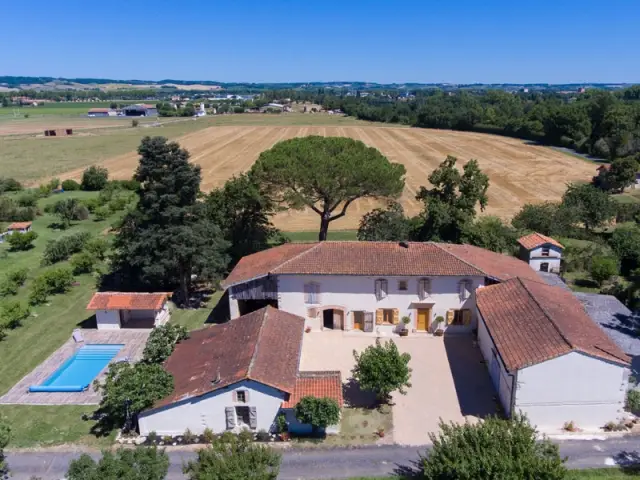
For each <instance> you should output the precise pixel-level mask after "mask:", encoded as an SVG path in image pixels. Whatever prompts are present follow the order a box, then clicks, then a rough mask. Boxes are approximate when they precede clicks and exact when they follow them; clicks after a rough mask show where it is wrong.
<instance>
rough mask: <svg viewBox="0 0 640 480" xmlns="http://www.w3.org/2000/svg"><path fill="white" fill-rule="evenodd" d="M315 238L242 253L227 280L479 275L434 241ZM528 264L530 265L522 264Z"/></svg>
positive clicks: (231, 282)
mask: <svg viewBox="0 0 640 480" xmlns="http://www.w3.org/2000/svg"><path fill="white" fill-rule="evenodd" d="M407 245H408V246H407V247H403V246H401V245H400V244H399V243H397V242H320V243H311V244H297V245H296V244H285V245H282V246H279V247H274V248H271V249H269V250H265V251H263V252H258V253H255V254H253V255H249V256H247V257H244V258H243V259H242V260H240V262H239V263H238V265H237V266H236V268H234V269H233V271H232V272H231V274H230V275H229V277H228V278H227V280H226V281H225V282H224V284H225V285H226V286H229V285H233V284H236V283H242V282H246V281H248V280H251V279H252V278H256V277H259V276H264V275H267V274H308V275H371V276H377V275H388V276H403V275H426V276H442V275H456V276H467V275H478V276H482V275H484V273H483V272H482V271H481V270H480V269H478V268H477V267H475V266H473V265H471V264H470V263H469V262H466V261H463V260H461V259H459V258H456V256H454V255H450V254H448V253H447V252H446V251H444V250H443V249H442V248H440V247H439V246H438V245H436V244H433V243H417V242H415V243H414V242H409V243H407ZM527 268H529V267H527Z"/></svg>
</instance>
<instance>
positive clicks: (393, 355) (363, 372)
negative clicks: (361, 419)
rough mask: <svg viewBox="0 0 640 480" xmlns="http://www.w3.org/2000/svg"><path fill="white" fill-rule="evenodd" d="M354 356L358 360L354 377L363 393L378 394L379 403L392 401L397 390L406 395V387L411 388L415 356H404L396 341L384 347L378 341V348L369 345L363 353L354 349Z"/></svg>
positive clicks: (377, 340) (389, 342)
mask: <svg viewBox="0 0 640 480" xmlns="http://www.w3.org/2000/svg"><path fill="white" fill-rule="evenodd" d="M353 357H354V358H355V361H356V365H355V367H354V368H353V372H352V373H353V378H354V379H355V380H357V381H358V382H359V384H360V388H362V389H363V390H368V391H372V392H375V394H376V397H377V398H378V400H379V401H382V402H386V401H388V400H389V396H390V395H391V392H393V391H395V390H398V391H399V392H400V393H401V394H403V395H404V394H406V391H405V387H411V383H410V382H409V380H410V378H411V368H409V361H410V360H411V355H409V354H408V353H400V352H399V351H398V347H397V346H396V344H395V343H394V342H393V341H391V340H389V341H387V342H386V343H385V344H384V345H382V344H381V343H380V339H379V338H376V344H375V345H371V346H368V347H367V348H366V349H365V350H364V351H363V352H362V353H361V354H358V352H356V351H355V350H354V351H353Z"/></svg>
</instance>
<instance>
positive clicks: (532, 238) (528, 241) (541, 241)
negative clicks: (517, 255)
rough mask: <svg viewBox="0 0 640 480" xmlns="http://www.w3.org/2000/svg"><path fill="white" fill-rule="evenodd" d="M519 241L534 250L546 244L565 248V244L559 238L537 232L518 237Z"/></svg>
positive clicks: (528, 248)
mask: <svg viewBox="0 0 640 480" xmlns="http://www.w3.org/2000/svg"><path fill="white" fill-rule="evenodd" d="M518 243H519V244H520V245H522V246H523V247H524V248H526V249H527V250H532V249H534V248H538V247H541V246H542V245H546V244H551V245H555V246H556V247H558V248H564V246H563V245H562V244H561V243H560V242H558V241H557V240H554V239H553V238H551V237H547V236H546V235H543V234H541V233H537V232H534V233H530V234H529V235H525V236H524V237H520V238H519V239H518Z"/></svg>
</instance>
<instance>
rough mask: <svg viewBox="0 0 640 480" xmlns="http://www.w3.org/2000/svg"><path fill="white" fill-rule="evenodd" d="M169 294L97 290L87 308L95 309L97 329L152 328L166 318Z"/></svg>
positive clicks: (163, 322) (164, 321)
mask: <svg viewBox="0 0 640 480" xmlns="http://www.w3.org/2000/svg"><path fill="white" fill-rule="evenodd" d="M168 296H169V294H167V293H165V292H159V293H137V292H131V293H129V292H97V293H95V294H94V295H93V297H92V298H91V301H90V302H89V305H87V310H95V312H96V326H97V327H98V330H118V329H120V328H153V327H157V326H159V325H164V324H165V323H167V322H168V321H169V317H170V313H169V303H168Z"/></svg>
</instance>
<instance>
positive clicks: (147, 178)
mask: <svg viewBox="0 0 640 480" xmlns="http://www.w3.org/2000/svg"><path fill="white" fill-rule="evenodd" d="M138 153H139V154H140V164H139V165H138V168H137V170H136V173H135V175H134V178H135V179H136V180H137V181H138V182H140V184H141V187H140V189H139V191H138V197H139V199H138V203H137V206H136V208H135V209H134V210H133V211H131V212H130V213H128V214H127V215H126V216H125V217H124V218H123V220H122V223H121V225H120V228H119V231H118V234H117V235H116V240H115V247H116V254H115V257H114V259H113V260H114V261H113V267H114V270H115V271H116V272H117V273H118V274H119V277H120V280H121V281H122V282H123V283H124V284H125V285H126V286H127V287H129V288H131V289H134V290H139V289H154V290H158V289H160V290H161V289H174V288H176V287H178V288H179V292H180V300H181V301H182V302H185V303H188V299H189V288H190V284H191V278H192V275H194V274H196V275H198V278H199V279H206V280H215V279H217V278H219V276H220V275H221V274H222V273H223V272H224V270H225V268H226V263H227V257H226V254H225V253H224V252H225V249H226V247H227V244H226V242H225V241H224V240H223V238H222V235H221V233H220V229H219V228H218V227H217V226H216V225H215V224H214V223H213V222H211V221H210V220H208V219H207V217H206V215H204V214H203V204H202V203H201V202H199V201H198V195H199V193H200V181H201V175H200V167H199V166H198V165H193V164H191V163H189V152H188V151H187V150H185V149H183V148H180V145H178V144H177V143H176V142H168V141H167V139H166V138H164V137H153V138H151V137H145V138H143V139H142V143H141V144H140V147H139V148H138Z"/></svg>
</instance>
